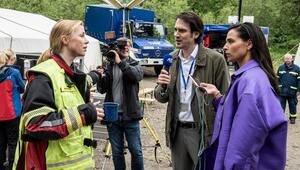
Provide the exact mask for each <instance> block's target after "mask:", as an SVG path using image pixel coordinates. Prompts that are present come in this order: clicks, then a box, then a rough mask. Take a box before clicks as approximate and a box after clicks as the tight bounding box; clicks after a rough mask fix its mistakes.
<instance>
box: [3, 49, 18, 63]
mask: <svg viewBox="0 0 300 170" xmlns="http://www.w3.org/2000/svg"><path fill="white" fill-rule="evenodd" d="M3 52H4V53H5V55H6V56H7V65H15V63H16V61H17V56H16V54H15V53H14V52H13V50H11V49H6V50H4V51H3Z"/></svg>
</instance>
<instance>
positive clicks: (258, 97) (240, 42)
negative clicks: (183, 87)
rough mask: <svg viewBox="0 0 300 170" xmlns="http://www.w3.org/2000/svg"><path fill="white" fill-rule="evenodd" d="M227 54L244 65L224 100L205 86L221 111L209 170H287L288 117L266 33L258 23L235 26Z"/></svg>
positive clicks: (208, 155)
mask: <svg viewBox="0 0 300 170" xmlns="http://www.w3.org/2000/svg"><path fill="white" fill-rule="evenodd" d="M224 51H225V55H226V57H227V58H228V60H229V61H232V62H236V63H237V64H238V66H239V69H238V70H237V71H236V72H235V73H234V74H233V75H232V76H231V84H230V87H229V89H228V92H227V93H226V94H224V95H222V94H221V93H220V92H219V90H218V89H217V88H216V87H215V86H214V85H212V84H206V83H201V84H200V86H201V87H202V88H204V89H205V90H206V91H207V93H208V94H209V95H212V96H213V97H214V105H215V107H216V109H217V116H216V120H215V126H214V133H213V137H212V141H211V147H210V148H209V149H208V150H207V151H206V161H207V163H206V169H214V170H231V169H237V170H245V169H247V170H248V169H249V170H252V169H258V170H271V169H272V170H283V169H284V168H285V162H286V141H287V118H286V116H285V115H284V113H283V110H282V108H281V106H280V102H279V89H278V84H277V78H276V75H275V73H274V71H273V66H272V61H271V57H270V53H269V50H268V47H267V44H266V40H265V37H264V34H263V33H262V31H261V30H260V28H259V27H258V26H256V25H255V24H252V23H243V24H238V25H234V26H233V27H231V28H230V29H229V32H228V34H227V38H226V44H225V46H224Z"/></svg>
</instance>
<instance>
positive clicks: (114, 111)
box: [103, 102, 119, 122]
mask: <svg viewBox="0 0 300 170" xmlns="http://www.w3.org/2000/svg"><path fill="white" fill-rule="evenodd" d="M118 107H119V104H118V103H115V102H104V103H103V110H104V114H105V116H104V120H105V121H107V122H115V121H117V120H118V116H119V115H118Z"/></svg>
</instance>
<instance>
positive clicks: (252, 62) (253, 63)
mask: <svg viewBox="0 0 300 170" xmlns="http://www.w3.org/2000/svg"><path fill="white" fill-rule="evenodd" d="M254 67H259V65H258V63H257V62H256V61H255V60H253V59H251V60H249V61H248V62H247V63H246V64H244V65H243V66H242V67H241V68H239V69H238V70H237V71H236V72H234V73H233V74H232V76H231V77H232V78H233V79H234V78H236V77H238V76H240V75H241V74H243V73H244V72H246V71H247V70H250V69H252V68H254Z"/></svg>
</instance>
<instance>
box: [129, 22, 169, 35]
mask: <svg viewBox="0 0 300 170" xmlns="http://www.w3.org/2000/svg"><path fill="white" fill-rule="evenodd" d="M134 36H135V37H137V38H164V37H165V32H164V27H163V25H162V24H159V23H154V24H153V23H135V25H134Z"/></svg>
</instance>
